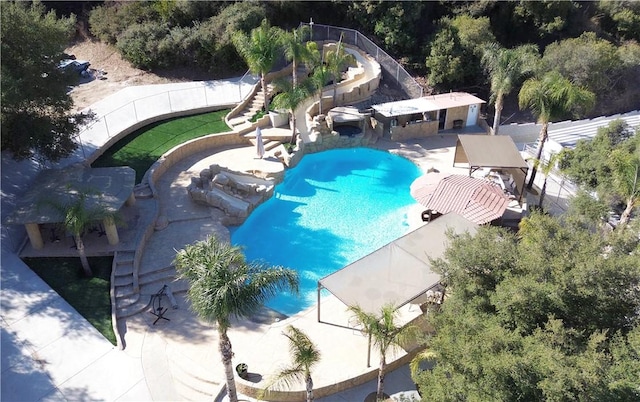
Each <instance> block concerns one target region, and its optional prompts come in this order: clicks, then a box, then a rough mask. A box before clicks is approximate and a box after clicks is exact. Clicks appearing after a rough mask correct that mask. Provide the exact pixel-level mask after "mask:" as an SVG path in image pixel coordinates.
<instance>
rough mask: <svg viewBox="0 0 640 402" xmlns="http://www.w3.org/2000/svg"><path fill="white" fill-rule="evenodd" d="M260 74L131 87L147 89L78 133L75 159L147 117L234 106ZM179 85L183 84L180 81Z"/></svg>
mask: <svg viewBox="0 0 640 402" xmlns="http://www.w3.org/2000/svg"><path fill="white" fill-rule="evenodd" d="M257 82H258V78H257V77H255V76H252V75H250V74H248V73H246V74H245V75H244V76H243V77H241V78H240V79H235V80H217V81H202V82H193V83H186V84H185V85H186V87H183V88H177V89H166V87H165V86H163V85H158V86H144V87H141V89H138V88H136V87H130V88H129V90H130V91H132V92H133V93H135V92H134V91H137V90H139V91H140V92H142V91H144V92H147V93H148V94H147V95H142V94H140V96H138V95H139V94H136V96H134V98H135V99H133V100H130V101H128V102H126V103H124V102H120V104H121V106H118V107H117V108H116V109H114V110H111V111H109V112H108V113H105V114H103V115H99V116H96V119H95V120H93V121H92V122H91V123H90V124H88V125H87V126H85V127H84V128H83V129H82V130H81V131H80V133H79V134H78V137H77V138H78V143H79V145H80V147H79V150H78V154H77V155H76V158H75V159H81V160H82V161H87V160H88V159H90V158H91V155H92V154H93V153H94V152H95V150H97V149H99V148H100V147H101V146H102V145H104V144H106V143H107V142H108V141H109V140H110V139H111V138H113V137H114V136H116V135H118V134H120V133H122V132H123V131H124V130H127V129H129V128H130V127H132V126H135V125H136V124H138V123H140V122H144V121H146V120H149V119H152V118H155V117H159V116H163V115H168V114H175V113H180V112H187V111H190V110H199V109H206V108H215V107H217V106H219V107H227V106H233V105H235V104H238V103H240V102H242V101H243V100H244V99H245V98H246V97H247V96H248V95H249V94H250V93H251V91H252V88H253V86H254V85H255V84H256V83H257ZM178 85H179V84H178Z"/></svg>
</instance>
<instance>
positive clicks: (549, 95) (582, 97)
mask: <svg viewBox="0 0 640 402" xmlns="http://www.w3.org/2000/svg"><path fill="white" fill-rule="evenodd" d="M518 103H519V105H520V109H530V110H531V111H532V112H533V114H534V115H535V116H536V117H537V119H538V122H539V123H541V124H542V129H541V130H540V136H539V137H538V150H537V151H536V159H537V160H540V158H541V157H542V151H543V149H544V144H545V142H546V141H547V138H548V134H549V133H548V128H549V122H551V121H552V120H555V119H559V118H561V117H563V116H565V115H567V114H568V113H570V112H572V111H586V110H589V109H591V108H592V107H593V105H594V103H595V95H594V94H593V92H590V91H588V90H586V89H584V88H581V87H579V86H576V85H574V84H572V83H571V81H569V80H568V79H566V78H564V77H563V76H562V75H560V73H558V72H555V71H551V72H549V73H546V74H545V75H544V76H543V77H542V78H529V79H528V80H527V81H525V82H524V84H522V88H521V89H520V92H519V94H518ZM535 177H536V168H535V166H534V167H533V169H532V171H531V177H530V178H529V183H528V184H527V188H531V187H532V186H533V181H534V180H535Z"/></svg>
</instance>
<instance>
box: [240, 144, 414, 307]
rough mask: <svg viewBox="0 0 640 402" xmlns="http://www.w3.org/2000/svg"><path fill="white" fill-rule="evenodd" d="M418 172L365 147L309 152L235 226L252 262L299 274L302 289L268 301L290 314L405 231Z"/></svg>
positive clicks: (402, 160) (405, 162)
mask: <svg viewBox="0 0 640 402" xmlns="http://www.w3.org/2000/svg"><path fill="white" fill-rule="evenodd" d="M420 174H421V171H420V169H419V168H418V167H417V166H416V165H414V164H413V163H412V162H410V161H409V160H407V159H405V158H402V157H399V156H395V155H392V154H390V153H387V152H383V151H377V150H373V149H368V148H351V149H339V150H331V151H325V152H320V153H316V154H310V155H305V157H304V158H303V159H302V161H300V163H299V164H298V165H297V166H296V167H295V168H293V169H290V170H288V171H287V172H286V173H285V177H284V181H283V182H282V183H281V184H279V185H278V186H276V188H275V194H274V196H273V197H272V198H271V199H270V200H268V201H267V202H265V203H264V204H262V205H260V206H259V207H258V208H256V210H255V211H253V212H252V213H251V215H250V216H249V218H248V219H247V220H246V221H245V222H244V223H243V224H242V225H241V226H239V227H237V228H234V229H233V230H232V231H231V241H232V243H233V244H236V245H241V246H243V247H244V251H245V254H246V257H247V260H248V261H252V260H261V261H263V262H266V263H268V264H270V265H282V266H285V267H289V268H293V269H295V270H297V271H298V272H299V276H300V294H299V295H298V296H297V297H296V296H294V295H291V294H282V295H280V296H278V297H277V298H275V299H272V300H271V301H270V302H269V303H268V304H267V305H268V306H269V307H271V308H273V309H274V310H277V311H279V312H281V313H283V314H287V315H292V314H295V313H297V312H299V311H301V310H304V309H306V308H307V307H309V306H311V305H313V304H314V303H315V302H316V297H317V293H316V289H317V281H318V280H319V279H320V278H323V277H324V276H327V275H329V274H331V273H333V272H335V271H337V270H338V269H340V268H342V267H344V266H346V265H348V264H350V263H352V262H353V261H356V260H358V259H360V258H362V257H364V256H365V255H367V254H369V253H371V252H373V251H375V250H377V249H378V248H380V247H382V246H384V245H385V244H387V243H389V242H391V241H393V240H395V239H396V238H398V237H400V236H402V235H403V234H405V233H406V232H407V230H408V225H407V222H406V213H407V210H408V208H409V207H410V206H411V205H412V204H414V203H415V201H414V199H413V198H412V197H411V195H410V194H409V186H410V185H411V182H412V181H413V180H415V179H416V178H417V177H418V176H419V175H420Z"/></svg>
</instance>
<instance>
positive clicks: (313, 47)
mask: <svg viewBox="0 0 640 402" xmlns="http://www.w3.org/2000/svg"><path fill="white" fill-rule="evenodd" d="M323 52H324V50H323ZM307 56H308V58H307V60H306V62H307V67H308V68H309V69H310V70H311V71H312V73H311V76H310V77H309V83H310V88H311V91H312V92H313V93H314V94H316V95H318V98H319V101H320V102H319V104H318V114H322V92H323V90H324V88H325V87H326V86H327V84H329V81H331V77H332V72H331V71H330V69H329V66H328V65H327V64H325V62H324V54H323V53H320V50H319V49H318V45H317V43H316V42H307Z"/></svg>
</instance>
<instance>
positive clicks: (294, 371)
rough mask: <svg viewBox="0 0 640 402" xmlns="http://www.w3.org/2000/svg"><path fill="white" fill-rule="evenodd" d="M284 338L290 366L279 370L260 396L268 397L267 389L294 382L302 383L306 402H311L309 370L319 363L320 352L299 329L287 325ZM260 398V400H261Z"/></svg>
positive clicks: (311, 392)
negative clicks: (287, 341)
mask: <svg viewBox="0 0 640 402" xmlns="http://www.w3.org/2000/svg"><path fill="white" fill-rule="evenodd" d="M284 336H286V337H287V339H288V340H289V352H290V353H291V357H292V360H293V361H292V364H291V365H290V366H287V367H285V368H283V369H282V370H280V371H279V372H278V373H277V374H276V375H275V377H274V379H273V380H272V381H271V382H270V384H269V385H268V386H267V388H265V390H263V392H262V394H263V395H262V396H264V395H265V394H266V395H268V393H269V389H272V388H276V387H277V386H278V385H279V384H280V383H284V384H285V385H286V386H291V384H292V383H294V382H299V381H304V383H305V386H306V391H307V402H311V401H313V379H312V378H311V369H312V368H313V366H315V365H316V364H317V363H318V362H319V361H320V351H319V350H318V348H316V345H314V343H313V342H312V341H311V339H309V337H308V336H307V334H305V333H304V332H303V331H302V330H301V329H299V328H296V327H294V326H293V325H289V326H288V327H287V328H286V330H285V332H284ZM262 396H261V397H260V398H262Z"/></svg>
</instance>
